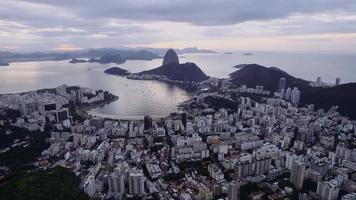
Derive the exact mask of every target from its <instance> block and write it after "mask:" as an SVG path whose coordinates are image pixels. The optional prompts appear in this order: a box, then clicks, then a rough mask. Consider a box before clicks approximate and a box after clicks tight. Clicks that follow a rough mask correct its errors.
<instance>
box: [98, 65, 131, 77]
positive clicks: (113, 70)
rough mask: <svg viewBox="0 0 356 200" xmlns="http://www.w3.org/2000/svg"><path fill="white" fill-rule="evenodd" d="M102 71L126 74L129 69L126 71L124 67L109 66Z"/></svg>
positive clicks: (120, 74)
mask: <svg viewBox="0 0 356 200" xmlns="http://www.w3.org/2000/svg"><path fill="white" fill-rule="evenodd" d="M104 73H107V74H111V75H116V76H127V75H129V74H130V72H129V71H127V70H126V69H122V68H120V67H111V68H109V69H106V70H105V71H104Z"/></svg>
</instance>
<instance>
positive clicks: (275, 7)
mask: <svg viewBox="0 0 356 200" xmlns="http://www.w3.org/2000/svg"><path fill="white" fill-rule="evenodd" d="M29 2H37V3H39V4H40V5H47V6H51V7H52V6H53V7H56V8H61V9H67V10H71V11H73V13H75V14H76V15H79V16H83V17H86V18H119V19H129V20H142V21H146V20H164V21H176V22H185V23H192V24H195V25H226V24H236V23H241V22H246V21H255V20H270V19H278V18H283V17H287V16H289V15H291V14H295V13H319V12H327V11H336V10H343V11H351V12H355V10H356V2H355V1H354V0H298V1H289V0H268V1H266V0H194V1H191V0H169V1H167V0H136V1H132V0H101V1H97V0H87V1H85V3H84V2H83V1H81V0H61V1H57V0H31V1H29Z"/></svg>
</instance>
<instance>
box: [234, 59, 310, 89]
mask: <svg viewBox="0 0 356 200" xmlns="http://www.w3.org/2000/svg"><path fill="white" fill-rule="evenodd" d="M230 76H231V78H232V81H233V83H235V84H237V85H247V86H248V87H255V86H257V85H262V86H264V88H265V89H267V90H270V91H272V92H274V91H276V90H277V89H278V85H279V79H280V78H285V79H286V80H287V87H291V88H293V87H298V88H299V89H300V90H303V89H306V88H309V87H310V86H309V82H308V81H306V80H303V79H299V78H295V77H293V76H291V75H289V74H288V73H286V72H284V71H282V70H280V69H278V68H276V67H269V68H268V67H264V66H261V65H258V64H248V65H244V67H242V68H241V69H240V70H238V71H236V72H233V73H231V74H230Z"/></svg>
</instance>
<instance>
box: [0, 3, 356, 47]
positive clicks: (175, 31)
mask: <svg viewBox="0 0 356 200" xmlns="http://www.w3.org/2000/svg"><path fill="white" fill-rule="evenodd" d="M354 23H356V1H355V0H298V1H290V0H268V1H267V0H194V1H191V0H135V1H132V0H100V1H97V0H86V1H83V0H61V1H57V0H2V1H0V45H1V46H2V48H4V47H11V48H14V47H21V48H28V49H33V48H38V49H40V50H41V49H57V48H58V47H59V46H60V45H63V44H71V45H74V46H75V47H81V48H89V47H106V46H110V47H116V46H135V45H136V46H157V45H164V44H167V45H176V46H183V47H184V46H185V45H186V46H188V45H192V46H195V44H202V45H203V46H207V47H209V44H210V45H211V47H216V46H217V45H218V44H221V45H222V48H224V46H223V45H224V42H226V41H236V38H239V39H238V40H239V41H241V40H242V39H243V38H245V40H246V41H251V40H253V39H255V40H258V41H262V40H263V39H265V38H269V39H270V40H269V42H268V45H270V44H272V43H273V42H272V41H273V38H281V37H286V36H288V38H290V37H289V36H303V35H316V37H317V35H323V34H332V35H335V34H339V35H342V34H348V33H356V26H352V25H351V24H354ZM262 38H263V39H262ZM250 39H251V40H250ZM290 40H291V39H290ZM219 41H221V42H220V43H219ZM280 41H282V40H280ZM285 41H286V40H284V39H283V44H285V43H286V42H285ZM276 42H277V41H276ZM319 42H320V41H319ZM325 42H328V41H325ZM350 42H351V43H352V44H353V43H354V40H353V39H351V38H350ZM227 43H228V42H226V44H227ZM335 43H337V42H335V41H334V42H333V44H335ZM281 44H282V42H281ZM344 44H345V43H343V44H341V43H340V45H344ZM304 45H306V47H305V48H308V47H307V43H304ZM227 46H231V44H228V45H227ZM244 46H247V45H244ZM271 47H272V46H269V47H268V48H271ZM236 48H238V46H237V47H236Z"/></svg>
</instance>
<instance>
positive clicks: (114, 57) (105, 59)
mask: <svg viewBox="0 0 356 200" xmlns="http://www.w3.org/2000/svg"><path fill="white" fill-rule="evenodd" d="M85 62H91V63H92V62H96V63H101V64H108V63H116V64H122V63H124V62H126V60H125V59H124V58H122V57H121V55H120V54H104V55H103V56H101V57H100V58H91V59H89V60H84V59H77V58H73V59H72V60H70V61H69V63H72V64H75V63H85Z"/></svg>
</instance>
